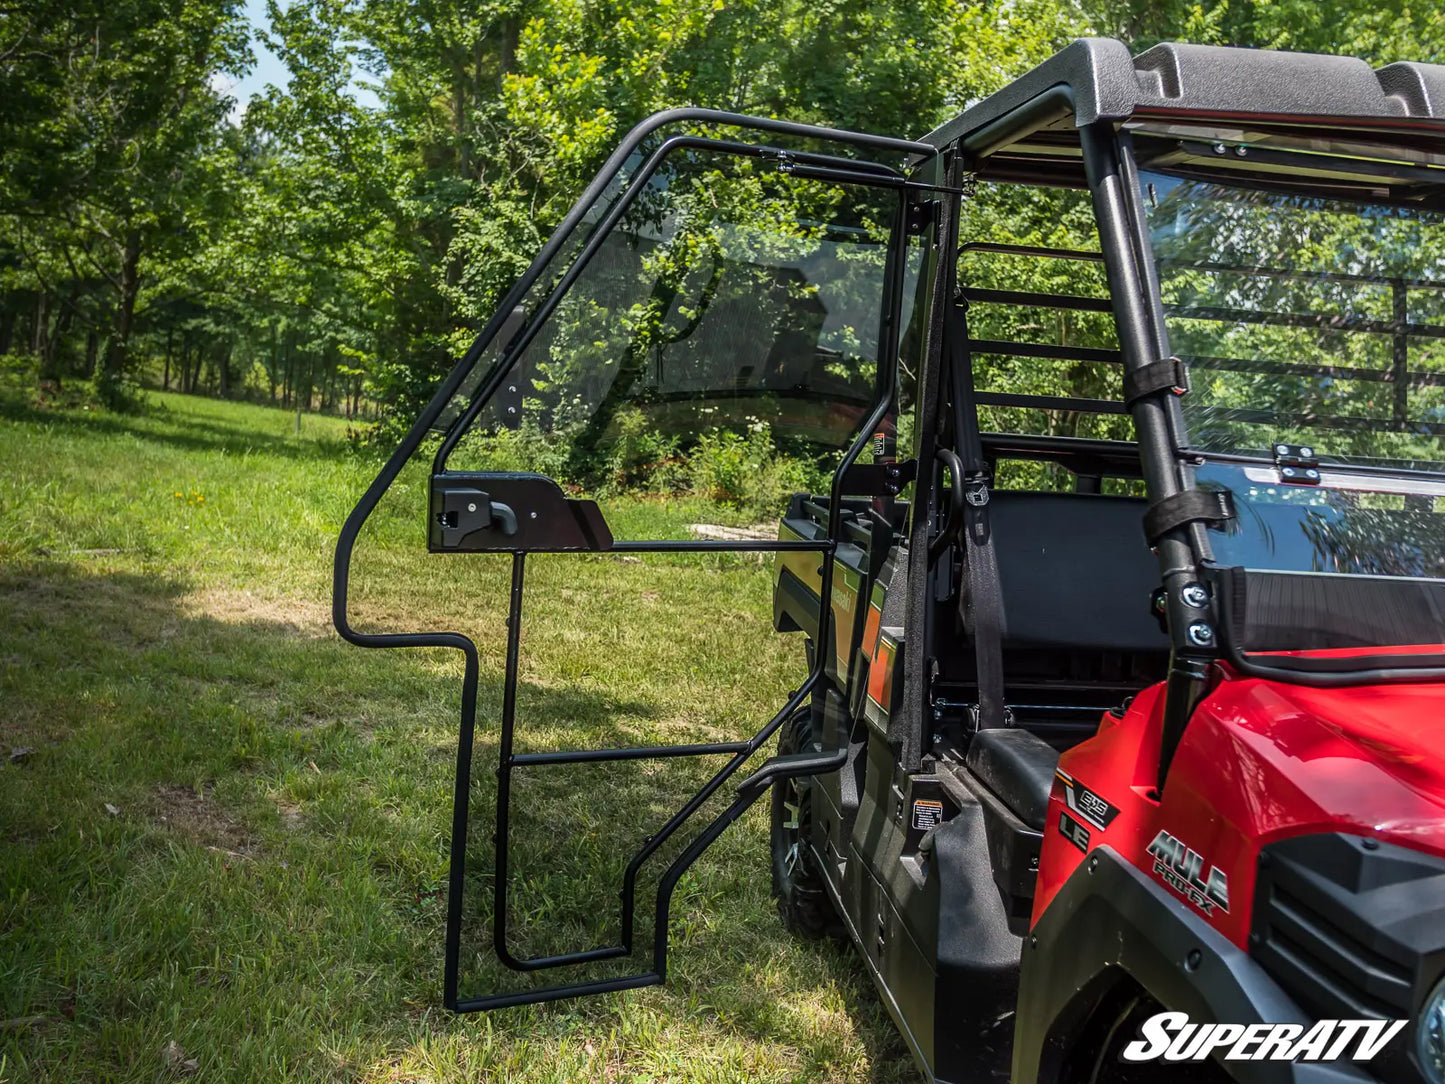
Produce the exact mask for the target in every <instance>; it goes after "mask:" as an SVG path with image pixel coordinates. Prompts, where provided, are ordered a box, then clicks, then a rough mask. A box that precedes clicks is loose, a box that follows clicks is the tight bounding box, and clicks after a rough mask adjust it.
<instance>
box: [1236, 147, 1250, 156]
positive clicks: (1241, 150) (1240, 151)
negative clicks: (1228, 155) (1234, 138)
mask: <svg viewBox="0 0 1445 1084" xmlns="http://www.w3.org/2000/svg"><path fill="white" fill-rule="evenodd" d="M1234 153H1235V154H1237V155H1239V156H1240V157H1241V158H1244V157H1246V156H1247V155H1248V154H1249V148H1248V147H1235V148H1234Z"/></svg>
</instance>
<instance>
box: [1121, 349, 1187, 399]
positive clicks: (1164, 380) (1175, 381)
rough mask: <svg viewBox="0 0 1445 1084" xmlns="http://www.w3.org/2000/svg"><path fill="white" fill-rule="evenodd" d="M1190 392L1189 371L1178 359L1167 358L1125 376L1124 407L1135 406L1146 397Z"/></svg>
mask: <svg viewBox="0 0 1445 1084" xmlns="http://www.w3.org/2000/svg"><path fill="white" fill-rule="evenodd" d="M1188 390H1189V370H1188V368H1186V367H1185V365H1184V362H1182V361H1180V360H1179V359H1178V358H1165V359H1164V360H1163V361H1156V362H1153V363H1151V364H1149V365H1145V366H1144V367H1143V368H1142V369H1139V370H1137V371H1135V372H1126V373H1125V374H1124V405H1125V406H1133V405H1134V404H1135V403H1137V402H1138V401H1139V400H1140V399H1143V398H1144V397H1145V396H1146V395H1153V394H1154V393H1155V392H1159V391H1168V392H1173V393H1174V394H1175V395H1183V394H1184V393H1185V392H1187V391H1188Z"/></svg>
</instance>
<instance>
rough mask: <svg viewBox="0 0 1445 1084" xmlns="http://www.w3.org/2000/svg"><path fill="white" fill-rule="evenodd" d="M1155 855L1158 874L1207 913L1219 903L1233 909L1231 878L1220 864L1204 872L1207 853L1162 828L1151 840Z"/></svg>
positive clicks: (1152, 855) (1223, 908) (1153, 855)
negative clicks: (1205, 874) (1204, 874)
mask: <svg viewBox="0 0 1445 1084" xmlns="http://www.w3.org/2000/svg"><path fill="white" fill-rule="evenodd" d="M1149 854H1150V856H1151V857H1152V858H1153V859H1154V875H1155V876H1156V877H1158V878H1160V879H1161V880H1163V882H1164V883H1165V884H1167V885H1168V886H1169V887H1170V888H1172V889H1174V890H1175V891H1176V892H1178V893H1179V894H1180V895H1181V896H1183V897H1184V898H1185V899H1187V900H1188V901H1189V902H1190V903H1192V904H1194V906H1195V907H1198V908H1199V909H1200V910H1201V911H1203V912H1204V913H1205V914H1206V915H1212V914H1214V908H1215V907H1218V908H1219V909H1220V910H1221V911H1224V912H1225V913H1226V914H1227V913H1228V912H1229V878H1228V877H1226V876H1225V874H1224V871H1223V870H1222V869H1220V868H1219V867H1218V866H1210V867H1209V874H1208V876H1201V874H1203V873H1204V856H1203V855H1201V854H1200V853H1199V852H1198V851H1196V850H1193V849H1191V848H1190V847H1187V846H1185V844H1184V841H1183V840H1182V839H1179V838H1178V837H1176V836H1172V835H1170V834H1169V833H1168V832H1166V831H1163V830H1161V831H1160V832H1159V834H1158V835H1157V836H1155V837H1154V842H1153V843H1151V844H1149Z"/></svg>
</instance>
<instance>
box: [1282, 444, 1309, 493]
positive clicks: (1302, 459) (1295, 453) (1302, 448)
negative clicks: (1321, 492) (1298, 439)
mask: <svg viewBox="0 0 1445 1084" xmlns="http://www.w3.org/2000/svg"><path fill="white" fill-rule="evenodd" d="M1274 466H1275V469H1276V470H1277V471H1279V480H1280V481H1281V482H1283V483H1284V484H1286V485H1295V486H1317V485H1319V484H1320V461H1319V459H1318V458H1316V455H1315V450H1314V448H1312V447H1311V446H1310V445H1308V444H1276V445H1274Z"/></svg>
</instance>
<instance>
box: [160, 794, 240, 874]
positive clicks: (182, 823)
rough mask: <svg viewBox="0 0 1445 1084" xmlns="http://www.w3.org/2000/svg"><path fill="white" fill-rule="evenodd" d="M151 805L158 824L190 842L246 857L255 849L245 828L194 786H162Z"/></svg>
mask: <svg viewBox="0 0 1445 1084" xmlns="http://www.w3.org/2000/svg"><path fill="white" fill-rule="evenodd" d="M151 804H152V806H153V809H154V818H155V821H156V823H158V824H160V825H161V826H162V827H164V828H165V829H166V830H167V831H170V832H173V833H174V834H176V835H177V836H180V837H181V838H182V839H184V840H186V841H187V842H189V843H194V844H196V845H197V846H199V847H206V848H209V849H211V850H215V851H222V852H224V853H226V854H230V855H235V856H237V857H246V856H248V855H249V854H250V853H251V851H252V850H253V847H254V841H253V839H252V837H251V833H250V831H249V830H248V829H247V828H246V826H245V825H244V824H242V823H241V822H240V821H238V820H236V818H235V817H233V816H231V815H230V814H229V813H227V812H226V811H225V810H224V809H222V808H221V807H220V806H219V805H217V804H216V802H214V801H213V800H211V799H210V798H204V797H202V796H201V795H200V794H198V793H197V792H196V790H195V788H194V787H188V786H185V785H184V784H181V783H162V784H161V785H160V786H158V787H156V789H155V791H154V793H153V795H152V803H151Z"/></svg>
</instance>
